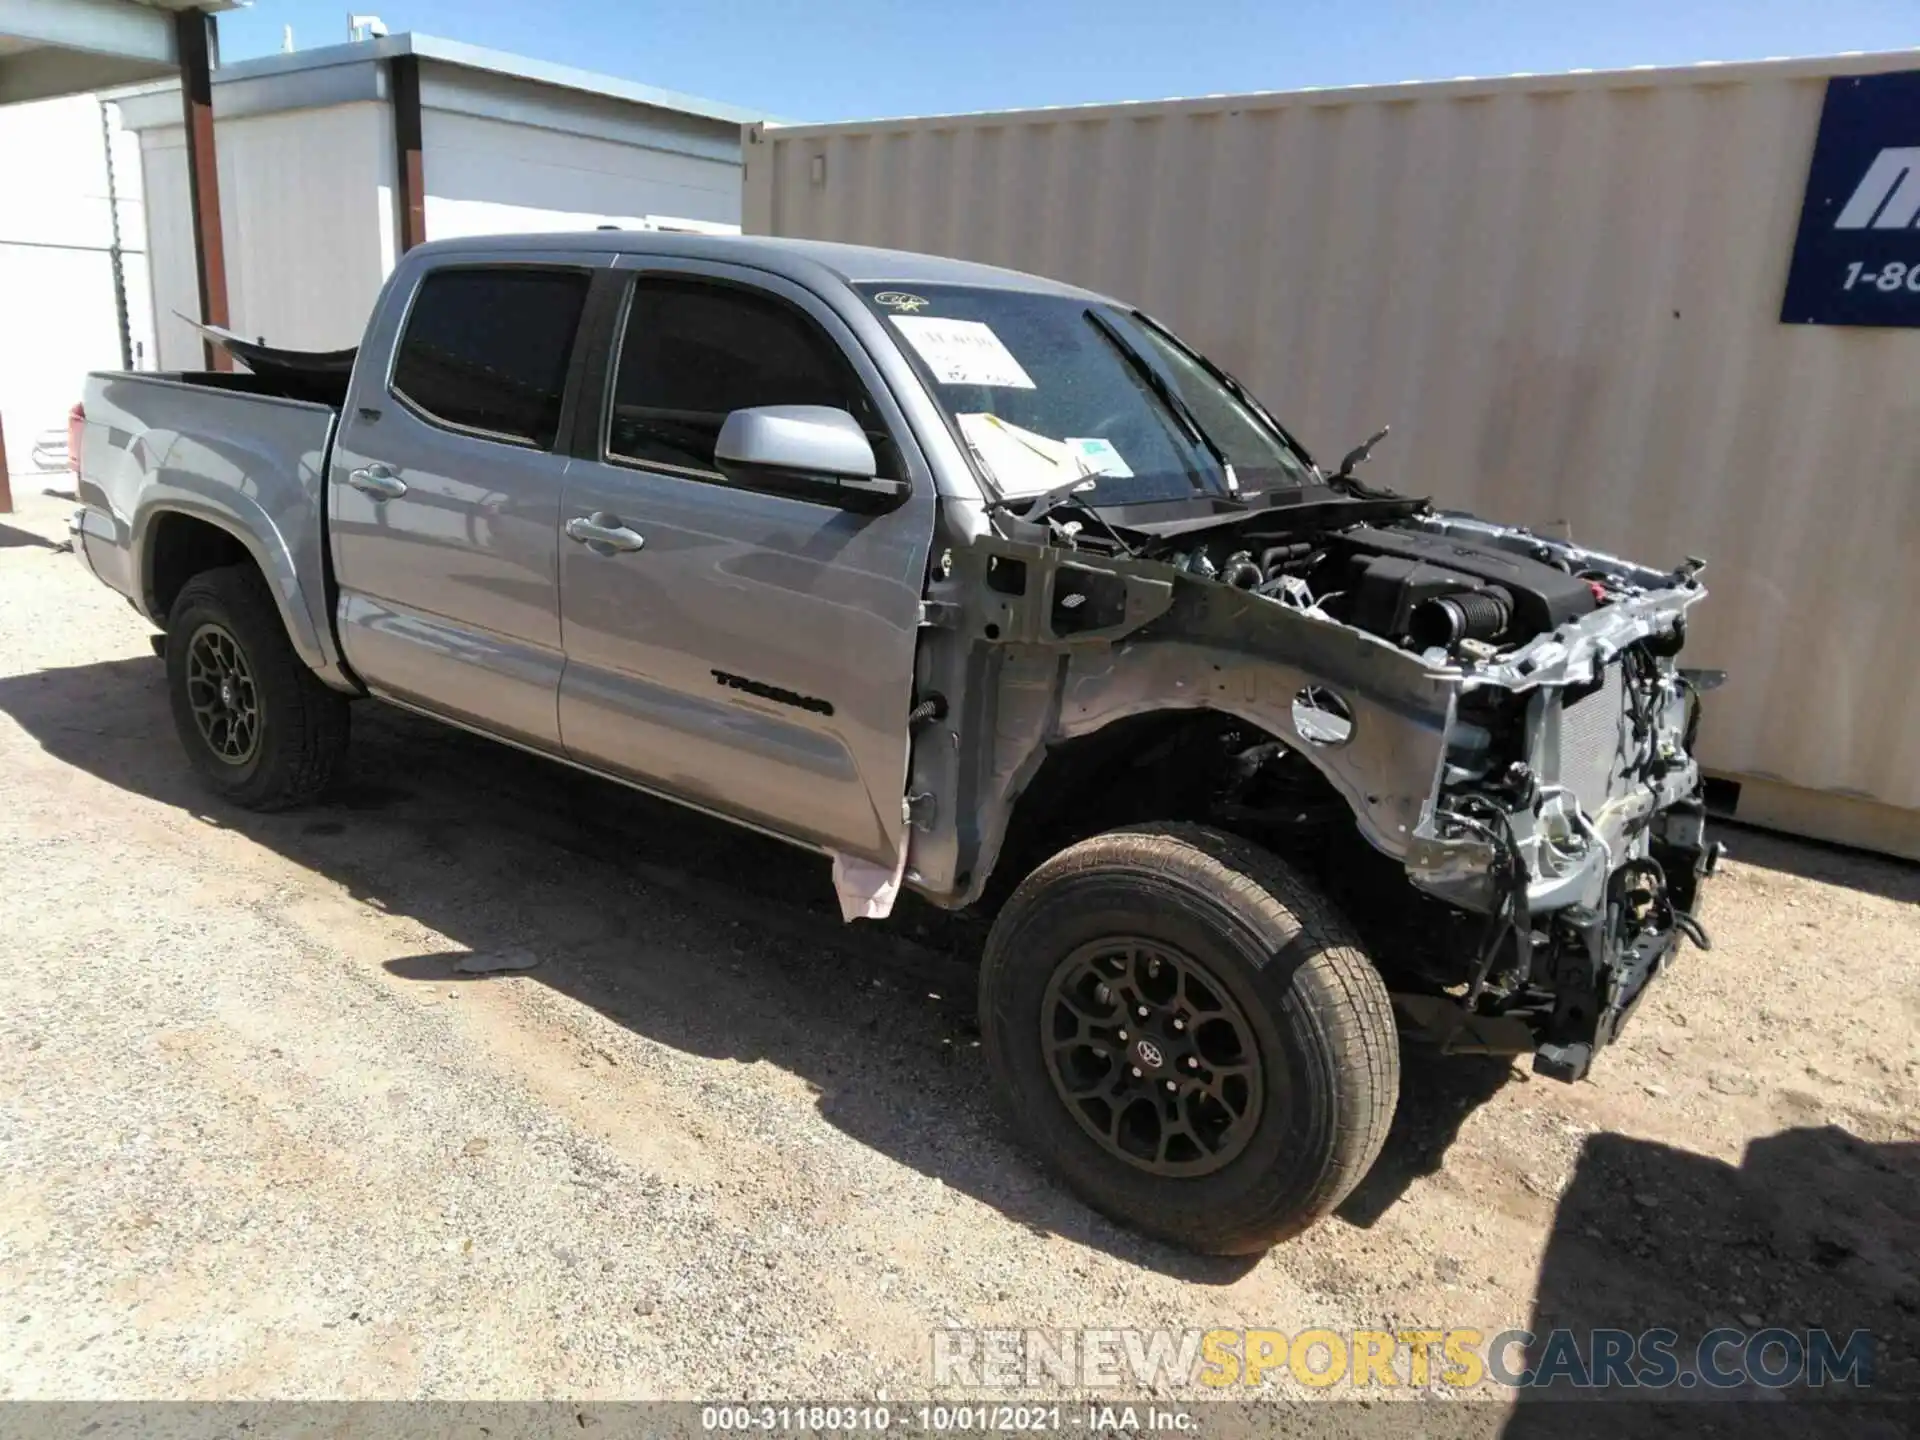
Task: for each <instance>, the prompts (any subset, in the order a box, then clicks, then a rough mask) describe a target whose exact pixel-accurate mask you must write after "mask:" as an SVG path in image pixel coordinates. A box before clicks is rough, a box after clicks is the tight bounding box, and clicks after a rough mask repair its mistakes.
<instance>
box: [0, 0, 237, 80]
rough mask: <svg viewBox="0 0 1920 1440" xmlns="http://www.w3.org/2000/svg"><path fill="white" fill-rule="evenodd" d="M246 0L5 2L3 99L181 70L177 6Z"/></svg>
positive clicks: (216, 7) (214, 8)
mask: <svg viewBox="0 0 1920 1440" xmlns="http://www.w3.org/2000/svg"><path fill="white" fill-rule="evenodd" d="M238 3H239V0H8V3H7V4H6V5H4V6H0V105H13V104H17V103H19V102H21V101H25V100H50V99H52V98H54V97H55V96H59V95H84V94H87V93H89V92H91V91H95V90H104V89H106V88H108V87H109V86H113V85H127V84H132V83H134V82H136V81H140V80H157V79H162V78H165V77H169V76H177V75H178V74H179V73H180V51H179V44H178V39H177V34H176V30H175V24H174V21H175V16H176V14H177V13H178V12H180V11H182V10H201V11H205V12H207V13H209V14H212V13H215V12H218V11H222V10H232V9H235V8H237V6H238Z"/></svg>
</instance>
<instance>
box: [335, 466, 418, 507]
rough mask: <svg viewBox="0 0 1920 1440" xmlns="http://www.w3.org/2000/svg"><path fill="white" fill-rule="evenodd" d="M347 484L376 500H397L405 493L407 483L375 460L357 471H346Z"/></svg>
mask: <svg viewBox="0 0 1920 1440" xmlns="http://www.w3.org/2000/svg"><path fill="white" fill-rule="evenodd" d="M347 483H348V484H349V485H351V486H353V488H354V489H356V490H358V491H360V492H361V493H362V494H364V495H371V496H372V497H373V498H374V499H376V500H398V499H399V498H400V497H401V496H402V495H404V494H406V493H407V482H406V481H404V480H402V479H401V478H400V477H399V476H398V475H396V474H394V473H393V471H391V470H389V469H388V468H387V467H386V466H384V465H382V464H381V463H380V462H379V461H377V460H376V461H375V462H374V463H373V464H371V465H365V466H362V467H361V468H360V469H358V470H350V471H348V472H347Z"/></svg>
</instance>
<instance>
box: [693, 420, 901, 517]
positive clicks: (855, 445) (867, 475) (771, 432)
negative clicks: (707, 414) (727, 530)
mask: <svg viewBox="0 0 1920 1440" xmlns="http://www.w3.org/2000/svg"><path fill="white" fill-rule="evenodd" d="M713 459H714V464H715V465H717V466H718V467H719V468H720V472H721V473H722V474H723V475H727V476H730V477H734V478H737V479H739V480H740V481H741V482H742V483H743V484H748V485H752V486H754V487H755V488H756V489H764V490H774V491H779V492H782V493H785V494H789V495H792V496H793V497H794V498H796V499H800V500H813V501H817V502H819V503H821V504H825V505H838V506H840V507H841V508H842V509H846V510H887V509H891V508H892V507H893V506H895V505H898V504H899V503H900V502H901V501H902V500H904V499H906V497H907V486H906V483H905V482H904V481H900V480H883V479H881V478H880V477H879V475H878V474H877V472H878V470H879V468H880V467H879V464H878V462H877V461H875V459H874V455H873V445H872V442H870V441H869V440H868V439H867V435H866V432H865V431H864V430H862V429H861V428H860V422H859V421H858V420H855V419H854V418H853V416H851V415H849V414H848V413H847V412H846V411H844V410H835V409H833V408H832V407H830V406H826V405H756V406H754V407H753V408H751V409H748V410H735V411H734V412H733V413H732V414H731V415H729V416H727V420H726V423H725V424H724V425H722V426H721V427H720V436H719V438H718V439H717V440H716V441H715V442H714V447H713Z"/></svg>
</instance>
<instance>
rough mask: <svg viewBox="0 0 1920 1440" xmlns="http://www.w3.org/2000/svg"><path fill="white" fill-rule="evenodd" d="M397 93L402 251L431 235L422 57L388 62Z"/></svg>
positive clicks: (396, 174)
mask: <svg viewBox="0 0 1920 1440" xmlns="http://www.w3.org/2000/svg"><path fill="white" fill-rule="evenodd" d="M387 78H388V80H389V81H390V82H391V83H390V88H391V90H392V92H393V94H392V100H393V161H394V179H395V181H396V182H397V188H398V191H399V194H398V199H399V202H400V203H399V205H398V206H397V207H395V208H397V209H398V210H399V212H400V213H399V215H398V216H397V217H396V218H397V219H398V220H399V222H400V253H401V254H402V255H404V254H406V253H407V251H409V250H411V249H412V248H413V247H414V246H416V245H419V244H421V243H423V242H424V241H425V240H426V238H427V188H426V177H425V170H424V168H423V166H422V164H421V160H420V148H421V146H420V60H419V58H418V57H417V56H413V55H396V56H394V57H393V59H391V60H389V61H388V62H387Z"/></svg>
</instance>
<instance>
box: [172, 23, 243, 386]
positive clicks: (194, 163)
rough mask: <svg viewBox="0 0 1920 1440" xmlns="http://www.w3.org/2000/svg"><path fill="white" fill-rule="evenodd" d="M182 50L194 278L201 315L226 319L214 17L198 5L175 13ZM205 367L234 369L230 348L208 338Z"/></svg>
mask: <svg viewBox="0 0 1920 1440" xmlns="http://www.w3.org/2000/svg"><path fill="white" fill-rule="evenodd" d="M174 35H175V37H176V40H177V42H178V48H179V51H180V106H181V116H182V119H183V120H184V121H185V124H186V133H187V196H188V203H189V206H190V208H191V211H192V216H193V262H194V278H195V280H196V281H197V282H198V284H199V288H200V318H201V320H202V321H204V322H205V323H206V324H209V325H222V326H224V325H225V324H227V254H226V243H225V240H224V239H223V237H222V236H221V233H220V165H219V161H218V159H217V158H216V157H215V153H214V148H213V54H214V48H215V42H214V29H213V17H212V16H211V15H208V14H206V13H205V12H203V11H200V10H182V11H180V12H179V13H178V14H177V15H175V16H174ZM201 348H202V349H203V350H204V351H205V352H206V358H207V368H208V369H210V370H231V369H232V368H233V361H232V360H231V359H230V358H229V357H228V355H227V352H226V351H224V350H222V349H220V348H219V347H218V346H216V345H215V344H214V343H213V342H212V341H211V340H207V339H205V338H204V337H203V338H202V340H201Z"/></svg>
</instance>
